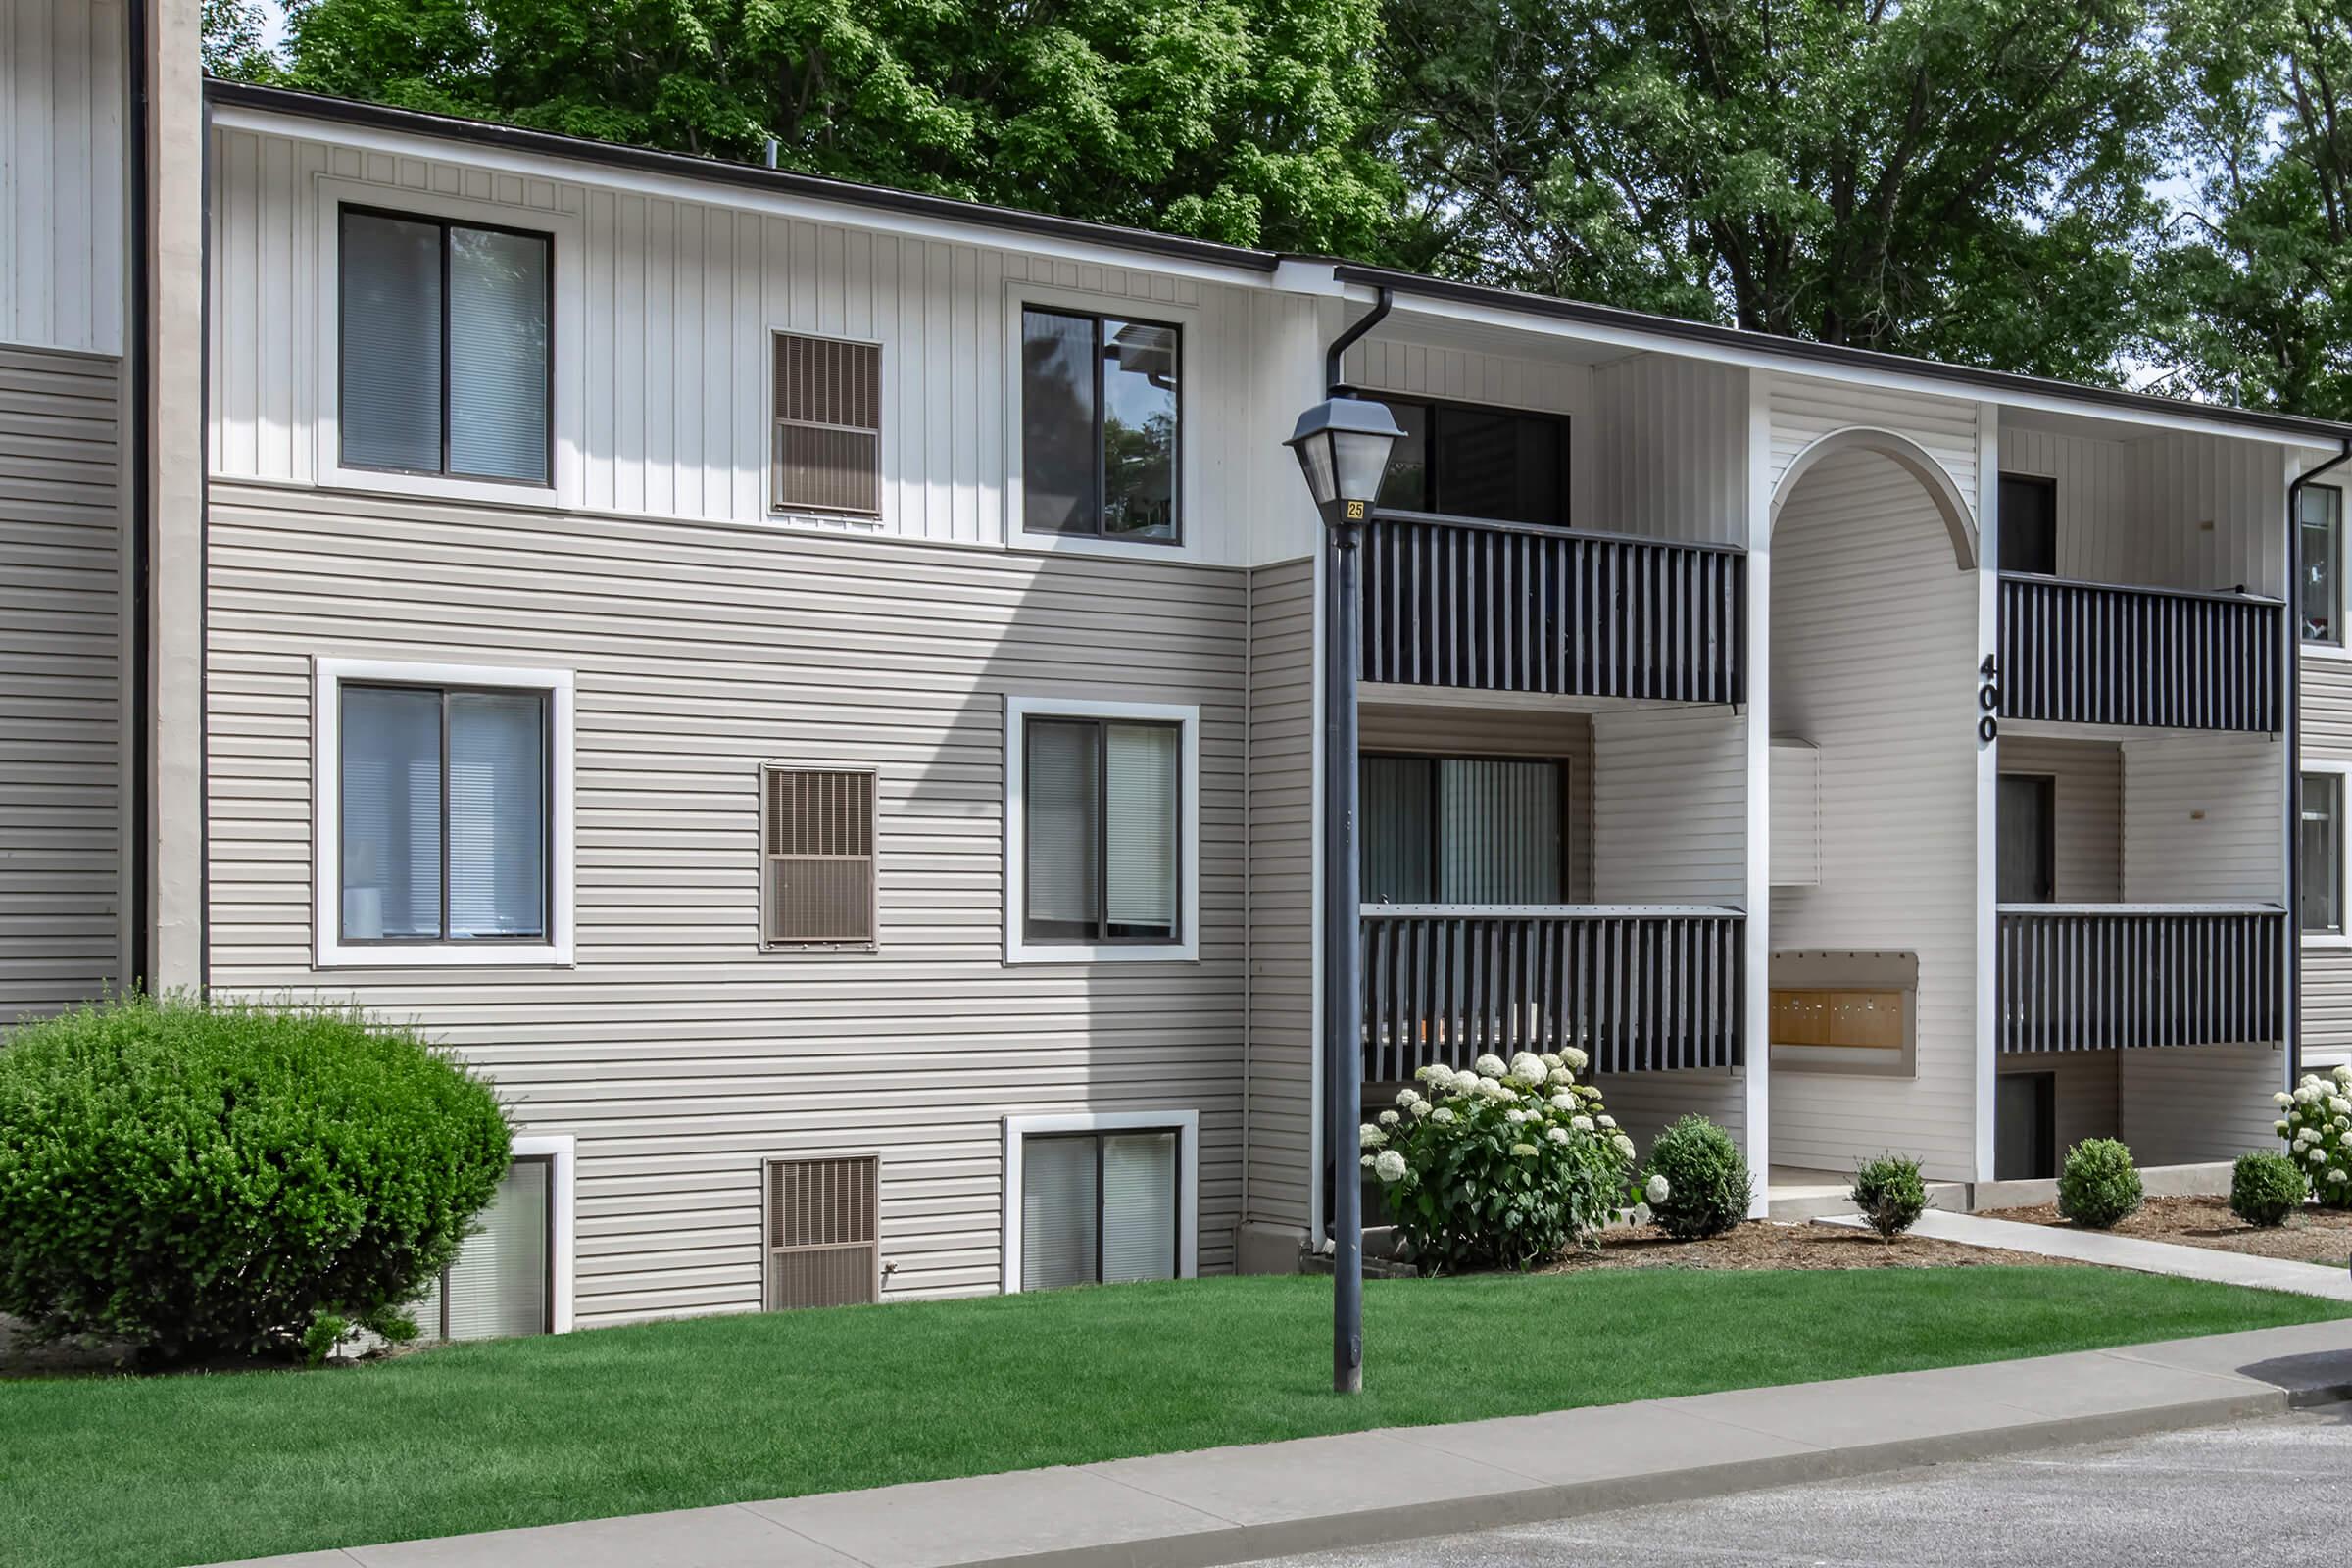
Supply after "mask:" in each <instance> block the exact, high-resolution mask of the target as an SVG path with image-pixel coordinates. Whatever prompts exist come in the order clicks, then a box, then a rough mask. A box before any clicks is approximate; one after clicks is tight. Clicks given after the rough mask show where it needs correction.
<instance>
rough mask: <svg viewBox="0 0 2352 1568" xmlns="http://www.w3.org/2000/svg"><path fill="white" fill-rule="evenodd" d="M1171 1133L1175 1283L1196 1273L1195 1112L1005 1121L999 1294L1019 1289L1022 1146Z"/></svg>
mask: <svg viewBox="0 0 2352 1568" xmlns="http://www.w3.org/2000/svg"><path fill="white" fill-rule="evenodd" d="M1150 1131H1166V1132H1173V1133H1175V1134H1176V1135H1177V1138H1176V1277H1177V1278H1178V1279H1182V1280H1189V1279H1192V1278H1194V1277H1195V1276H1197V1275H1198V1274H1199V1273H1200V1271H1201V1112H1199V1111H1198V1110H1073V1111H1056V1112H1054V1113H1052V1114H1047V1115H1035V1116H1007V1117H1005V1219H1004V1227H1005V1233H1004V1234H1005V1246H1004V1263H1003V1269H1002V1274H1003V1284H1004V1290H1005V1295H1007V1296H1014V1295H1018V1294H1019V1292H1020V1289H1021V1140H1022V1139H1024V1138H1027V1137H1029V1136H1031V1135H1032V1134H1037V1133H1097V1132H1150Z"/></svg>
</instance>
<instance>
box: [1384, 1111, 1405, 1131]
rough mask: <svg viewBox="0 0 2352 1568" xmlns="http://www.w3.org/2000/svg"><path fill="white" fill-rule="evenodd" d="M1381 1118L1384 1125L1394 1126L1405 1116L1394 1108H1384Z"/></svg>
mask: <svg viewBox="0 0 2352 1568" xmlns="http://www.w3.org/2000/svg"><path fill="white" fill-rule="evenodd" d="M1379 1120H1380V1124H1381V1125H1382V1126H1383V1127H1394V1126H1396V1125H1397V1123H1398V1122H1400V1121H1402V1120H1404V1118H1403V1117H1402V1116H1399V1115H1397V1112H1395V1111H1393V1110H1384V1111H1382V1112H1381V1113H1380V1117H1379Z"/></svg>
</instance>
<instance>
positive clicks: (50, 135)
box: [0, 0, 128, 354]
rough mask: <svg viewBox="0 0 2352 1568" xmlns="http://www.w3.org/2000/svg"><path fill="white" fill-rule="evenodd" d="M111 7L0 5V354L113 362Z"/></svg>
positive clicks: (117, 239) (116, 241)
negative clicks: (30, 352)
mask: <svg viewBox="0 0 2352 1568" xmlns="http://www.w3.org/2000/svg"><path fill="white" fill-rule="evenodd" d="M124 65H125V61H124V57H123V4H122V0H0V343H15V344H19V345H23V346H25V347H31V348H51V349H69V350H73V351H76V352H80V353H87V354H121V353H122V352H123V280H124V277H125V275H126V273H125V270H124V263H125V259H126V257H127V255H128V252H127V251H126V249H125V240H124V235H125V232H126V223H125V220H126V217H127V212H126V208H125V205H124V192H125V189H126V186H125V183H124V177H123V176H124V172H125V171H126V169H127V168H128V160H127V157H126V153H127V148H126V146H125V143H124V138H123V79H124V76H125V74H126V73H125V70H124Z"/></svg>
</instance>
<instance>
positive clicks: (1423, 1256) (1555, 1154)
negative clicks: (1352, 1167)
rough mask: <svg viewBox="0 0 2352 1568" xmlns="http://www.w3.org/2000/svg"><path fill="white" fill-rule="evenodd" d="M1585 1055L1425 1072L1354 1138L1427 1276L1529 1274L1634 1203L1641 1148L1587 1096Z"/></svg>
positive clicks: (1490, 1059)
mask: <svg viewBox="0 0 2352 1568" xmlns="http://www.w3.org/2000/svg"><path fill="white" fill-rule="evenodd" d="M1584 1065H1585V1054H1584V1053H1583V1052H1581V1051H1575V1050H1570V1051H1565V1052H1559V1053H1552V1052H1545V1053H1544V1054H1542V1055H1535V1054H1529V1053H1527V1052H1521V1053H1520V1054H1518V1055H1515V1056H1513V1057H1512V1058H1511V1059H1510V1060H1509V1061H1507V1062H1506V1061H1504V1060H1503V1059H1502V1058H1501V1057H1499V1056H1492V1055H1489V1056H1481V1057H1479V1058H1478V1059H1477V1061H1475V1062H1473V1063H1472V1064H1471V1065H1470V1067H1469V1068H1468V1069H1466V1070H1462V1071H1456V1070H1455V1069H1453V1068H1451V1067H1445V1066H1429V1067H1424V1068H1422V1069H1421V1070H1420V1071H1419V1072H1418V1073H1416V1074H1414V1077H1415V1078H1416V1079H1418V1080H1419V1083H1420V1086H1421V1087H1419V1088H1417V1089H1404V1090H1401V1091H1399V1092H1398V1094H1397V1106H1396V1108H1395V1109H1393V1110H1384V1111H1382V1112H1381V1113H1380V1115H1379V1118H1378V1119H1377V1120H1375V1121H1370V1122H1366V1123H1365V1124H1364V1125H1363V1128H1362V1129H1361V1131H1360V1132H1359V1134H1358V1137H1359V1138H1360V1140H1361V1142H1362V1144H1363V1153H1362V1155H1361V1157H1362V1160H1363V1164H1364V1168H1365V1169H1367V1170H1369V1171H1371V1173H1372V1175H1373V1177H1374V1178H1375V1179H1376V1180H1377V1181H1378V1182H1379V1183H1380V1186H1381V1193H1382V1196H1383V1198H1384V1199H1385V1200H1386V1202H1387V1206H1388V1209H1389V1212H1390V1213H1391V1214H1393V1215H1394V1216H1395V1217H1396V1221H1397V1225H1398V1227H1399V1228H1401V1229H1402V1230H1403V1232H1404V1234H1405V1239H1406V1240H1407V1241H1409V1242H1410V1243H1411V1244H1412V1249H1413V1262H1414V1264H1415V1266H1417V1267H1418V1268H1420V1269H1421V1270H1423V1271H1424V1272H1426V1273H1431V1274H1458V1273H1461V1272H1463V1271H1464V1270H1467V1269H1477V1268H1522V1269H1523V1268H1529V1267H1532V1266H1534V1265H1536V1264H1539V1263H1546V1262H1549V1261H1550V1260H1551V1259H1553V1258H1555V1257H1557V1256H1558V1255H1559V1254H1560V1253H1561V1252H1563V1251H1565V1250H1567V1249H1568V1248H1569V1247H1570V1246H1571V1245H1573V1244H1576V1243H1580V1242H1590V1241H1591V1240H1592V1239H1593V1237H1594V1236H1595V1235H1597V1234H1598V1233H1599V1231H1600V1228H1601V1227H1602V1226H1603V1225H1606V1224H1607V1223H1608V1222H1609V1219H1610V1218H1611V1216H1613V1215H1614V1214H1616V1213H1617V1212H1618V1211H1619V1210H1621V1209H1623V1208H1626V1207H1628V1206H1630V1205H1631V1204H1632V1203H1633V1202H1634V1201H1635V1199H1634V1197H1633V1195H1631V1194H1630V1193H1629V1192H1628V1190H1627V1182H1628V1181H1629V1180H1630V1178H1631V1177H1632V1174H1633V1169H1634V1141H1633V1140H1632V1139H1630V1138H1628V1137H1626V1136H1625V1134H1623V1133H1622V1132H1619V1131H1618V1130H1617V1123H1616V1120H1615V1118H1613V1117H1611V1116H1610V1115H1609V1114H1608V1113H1607V1112H1606V1111H1605V1110H1603V1109H1602V1108H1601V1103H1600V1091H1599V1090H1597V1089H1594V1088H1593V1087H1592V1086H1591V1085H1590V1084H1580V1083H1578V1082H1577V1081H1576V1075H1577V1074H1578V1073H1579V1072H1580V1071H1582V1070H1583V1069H1584ZM1661 1191H1663V1189H1661Z"/></svg>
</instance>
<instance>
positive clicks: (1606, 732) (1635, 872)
mask: <svg viewBox="0 0 2352 1568" xmlns="http://www.w3.org/2000/svg"><path fill="white" fill-rule="evenodd" d="M1593 897H1594V900H1595V901H1596V902H1598V903H1601V904H1722V905H1734V906H1738V905H1743V904H1745V903H1746V901H1747V726H1746V723H1745V720H1744V719H1743V718H1742V717H1741V716H1740V715H1739V714H1737V713H1735V712H1733V711H1732V710H1730V709H1728V708H1716V707H1706V706H1697V705H1684V706H1679V707H1660V708H1642V709H1612V710H1609V711H1603V712H1598V713H1595V714H1594V715H1593Z"/></svg>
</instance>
